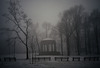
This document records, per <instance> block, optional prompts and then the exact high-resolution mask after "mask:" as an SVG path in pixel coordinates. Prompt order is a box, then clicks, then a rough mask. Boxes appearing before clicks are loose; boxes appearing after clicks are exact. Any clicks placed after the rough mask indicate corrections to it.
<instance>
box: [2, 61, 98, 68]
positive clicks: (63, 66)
mask: <svg viewBox="0 0 100 68" xmlns="http://www.w3.org/2000/svg"><path fill="white" fill-rule="evenodd" d="M0 68H100V61H95V62H93V61H92V62H91V61H90V62H89V61H88V62H83V61H82V62H81V61H74V62H73V61H69V62H57V61H48V62H47V61H46V62H37V63H33V64H31V63H30V62H29V60H17V61H16V62H0Z"/></svg>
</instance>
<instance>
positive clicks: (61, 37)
mask: <svg viewBox="0 0 100 68" xmlns="http://www.w3.org/2000/svg"><path fill="white" fill-rule="evenodd" d="M60 40H61V54H62V55H63V39H62V34H60Z"/></svg>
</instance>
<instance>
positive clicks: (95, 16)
mask: <svg viewBox="0 0 100 68" xmlns="http://www.w3.org/2000/svg"><path fill="white" fill-rule="evenodd" d="M90 22H91V23H92V24H93V28H94V34H95V39H96V40H95V41H96V49H97V54H99V35H98V32H99V30H98V28H99V22H100V11H99V10H98V9H95V10H93V11H92V12H91V15H90Z"/></svg>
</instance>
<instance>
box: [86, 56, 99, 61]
mask: <svg viewBox="0 0 100 68" xmlns="http://www.w3.org/2000/svg"><path fill="white" fill-rule="evenodd" d="M91 60H92V61H99V57H84V61H91Z"/></svg>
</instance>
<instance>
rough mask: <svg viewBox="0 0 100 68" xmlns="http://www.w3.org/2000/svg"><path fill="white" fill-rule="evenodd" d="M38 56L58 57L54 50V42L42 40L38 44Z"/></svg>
mask: <svg viewBox="0 0 100 68" xmlns="http://www.w3.org/2000/svg"><path fill="white" fill-rule="evenodd" d="M40 55H60V52H57V50H56V41H55V40H53V39H51V38H46V39H43V40H42V41H41V43H40Z"/></svg>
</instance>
